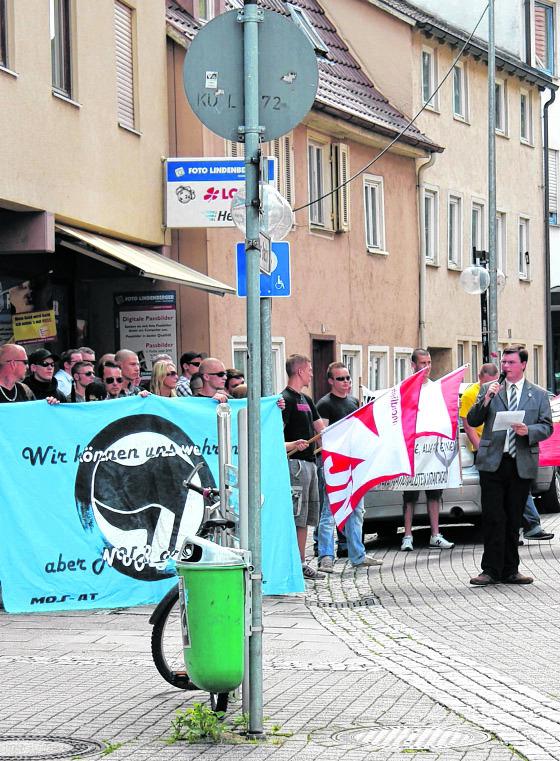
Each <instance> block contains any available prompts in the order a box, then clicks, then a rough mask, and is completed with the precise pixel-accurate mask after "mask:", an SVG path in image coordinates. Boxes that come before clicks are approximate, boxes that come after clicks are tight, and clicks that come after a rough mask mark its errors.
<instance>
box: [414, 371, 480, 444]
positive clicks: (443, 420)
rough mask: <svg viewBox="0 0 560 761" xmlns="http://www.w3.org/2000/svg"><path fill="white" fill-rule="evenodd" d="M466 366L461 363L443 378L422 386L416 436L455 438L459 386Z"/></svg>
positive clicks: (457, 419)
mask: <svg viewBox="0 0 560 761" xmlns="http://www.w3.org/2000/svg"><path fill="white" fill-rule="evenodd" d="M467 367H468V365H463V366H462V367H460V368H459V369H458V370H453V372H452V373H448V374H447V375H444V376H443V378H440V379H439V380H437V381H430V382H429V383H425V384H424V385H423V386H422V392H421V394H420V403H419V407H418V418H417V420H416V436H417V437H419V436H442V437H443V438H445V439H454V438H455V436H456V435H457V424H458V421H459V412H458V410H459V387H460V385H461V383H462V382H463V378H464V376H465V370H466V369H467Z"/></svg>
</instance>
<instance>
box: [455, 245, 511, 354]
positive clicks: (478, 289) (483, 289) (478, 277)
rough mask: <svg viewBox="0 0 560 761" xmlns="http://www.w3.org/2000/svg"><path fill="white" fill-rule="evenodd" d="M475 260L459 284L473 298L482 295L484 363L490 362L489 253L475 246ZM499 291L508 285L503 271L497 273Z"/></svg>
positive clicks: (463, 273)
mask: <svg viewBox="0 0 560 761" xmlns="http://www.w3.org/2000/svg"><path fill="white" fill-rule="evenodd" d="M473 259H474V261H475V262H476V264H471V265H470V266H469V267H465V269H464V270H463V271H462V272H461V276H460V277H459V282H460V283H461V287H462V288H463V290H464V291H465V292H466V293H470V294H471V295H473V296H476V295H480V324H481V332H482V361H483V363H486V362H490V335H489V326H488V288H489V287H490V273H489V272H488V269H487V265H488V253H487V252H486V251H478V250H477V249H476V248H475V247H474V246H473ZM496 281H497V289H498V290H499V291H500V293H501V291H502V290H503V289H504V286H505V284H506V277H505V275H504V273H503V272H502V271H501V270H497V271H496Z"/></svg>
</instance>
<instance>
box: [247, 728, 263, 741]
mask: <svg viewBox="0 0 560 761" xmlns="http://www.w3.org/2000/svg"><path fill="white" fill-rule="evenodd" d="M245 736H246V737H248V738H249V740H268V735H267V734H266V732H265V731H264V729H255V730H254V731H253V730H251V729H248V730H247V732H246V733H245Z"/></svg>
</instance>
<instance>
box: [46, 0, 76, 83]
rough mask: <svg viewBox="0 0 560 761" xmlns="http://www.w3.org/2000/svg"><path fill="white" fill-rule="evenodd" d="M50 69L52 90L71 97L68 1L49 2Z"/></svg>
mask: <svg viewBox="0 0 560 761" xmlns="http://www.w3.org/2000/svg"><path fill="white" fill-rule="evenodd" d="M49 13H50V15H49V22H50V36H51V69H52V86H53V90H54V91H55V92H57V93H59V94H61V95H65V96H66V97H68V98H70V97H71V96H72V69H71V49H70V0H50V5H49Z"/></svg>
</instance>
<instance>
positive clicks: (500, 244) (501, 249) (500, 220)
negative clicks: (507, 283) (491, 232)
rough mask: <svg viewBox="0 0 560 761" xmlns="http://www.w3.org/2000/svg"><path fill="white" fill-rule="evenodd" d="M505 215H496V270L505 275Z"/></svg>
mask: <svg viewBox="0 0 560 761" xmlns="http://www.w3.org/2000/svg"><path fill="white" fill-rule="evenodd" d="M506 251H507V248H506V215H505V214H504V213H503V212H502V211H498V212H497V213H496V268H497V269H499V270H501V271H502V272H503V273H504V275H505V274H506Z"/></svg>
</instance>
